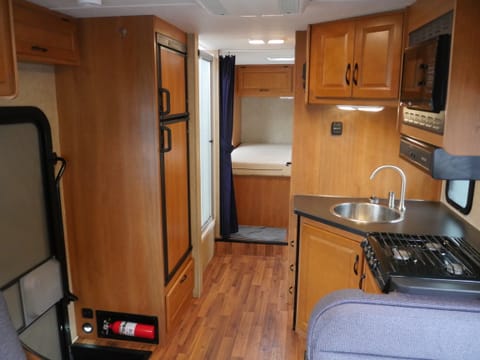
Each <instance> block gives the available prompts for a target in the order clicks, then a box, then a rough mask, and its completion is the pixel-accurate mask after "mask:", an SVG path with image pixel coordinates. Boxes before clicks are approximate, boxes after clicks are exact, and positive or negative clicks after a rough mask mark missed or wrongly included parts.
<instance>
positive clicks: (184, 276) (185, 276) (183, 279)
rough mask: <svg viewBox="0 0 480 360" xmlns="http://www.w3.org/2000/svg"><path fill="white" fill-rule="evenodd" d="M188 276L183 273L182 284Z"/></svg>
mask: <svg viewBox="0 0 480 360" xmlns="http://www.w3.org/2000/svg"><path fill="white" fill-rule="evenodd" d="M187 278H188V276H187V274H185V275H183V276H182V278H181V279H180V284H183V283H184V282H185V280H187Z"/></svg>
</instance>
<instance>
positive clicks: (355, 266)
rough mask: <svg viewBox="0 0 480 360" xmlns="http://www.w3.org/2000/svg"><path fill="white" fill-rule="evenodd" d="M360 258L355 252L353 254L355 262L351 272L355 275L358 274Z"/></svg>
mask: <svg viewBox="0 0 480 360" xmlns="http://www.w3.org/2000/svg"><path fill="white" fill-rule="evenodd" d="M359 260H360V256H359V255H358V254H357V255H355V263H354V264H353V272H354V273H355V275H358V261H359Z"/></svg>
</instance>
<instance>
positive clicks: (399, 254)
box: [392, 247, 410, 261]
mask: <svg viewBox="0 0 480 360" xmlns="http://www.w3.org/2000/svg"><path fill="white" fill-rule="evenodd" d="M392 252H393V258H394V259H395V260H402V261H408V260H409V259H410V252H409V251H408V250H405V249H397V248H396V247H394V248H392Z"/></svg>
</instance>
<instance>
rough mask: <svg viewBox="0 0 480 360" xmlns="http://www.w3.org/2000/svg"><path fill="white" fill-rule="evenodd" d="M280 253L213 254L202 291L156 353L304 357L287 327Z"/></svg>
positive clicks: (216, 359) (278, 359) (222, 358)
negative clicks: (164, 344) (272, 254)
mask: <svg viewBox="0 0 480 360" xmlns="http://www.w3.org/2000/svg"><path fill="white" fill-rule="evenodd" d="M287 271H288V269H287V261H286V259H285V258H282V257H273V256H253V255H216V256H215V257H214V258H213V259H212V261H211V262H210V264H209V265H208V267H207V269H206V271H205V283H204V290H203V294H202V296H201V297H200V298H198V299H194V300H193V304H192V306H191V307H190V308H189V310H188V311H187V313H186V314H185V316H184V319H183V321H182V323H181V325H180V326H179V327H178V328H177V329H176V330H175V331H174V332H172V334H171V335H170V336H169V340H168V342H167V344H166V346H163V347H161V348H158V349H157V350H156V351H155V352H154V353H153V354H152V358H151V359H152V360H157V359H162V360H163V359H192V360H197V359H198V360H200V359H208V360H226V359H232V360H243V359H245V360H246V359H248V360H256V359H265V360H267V359H268V360H270V359H272V360H273V359H275V360H283V359H288V360H290V359H292V360H297V359H298V360H300V359H303V351H304V344H305V341H304V339H302V338H301V337H300V336H299V335H297V334H296V333H295V332H293V330H292V311H291V306H290V305H287V289H288V286H287Z"/></svg>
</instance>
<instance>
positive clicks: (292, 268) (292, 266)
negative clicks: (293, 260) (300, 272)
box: [290, 264, 295, 272]
mask: <svg viewBox="0 0 480 360" xmlns="http://www.w3.org/2000/svg"><path fill="white" fill-rule="evenodd" d="M290 271H292V272H293V271H295V265H294V264H290Z"/></svg>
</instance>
